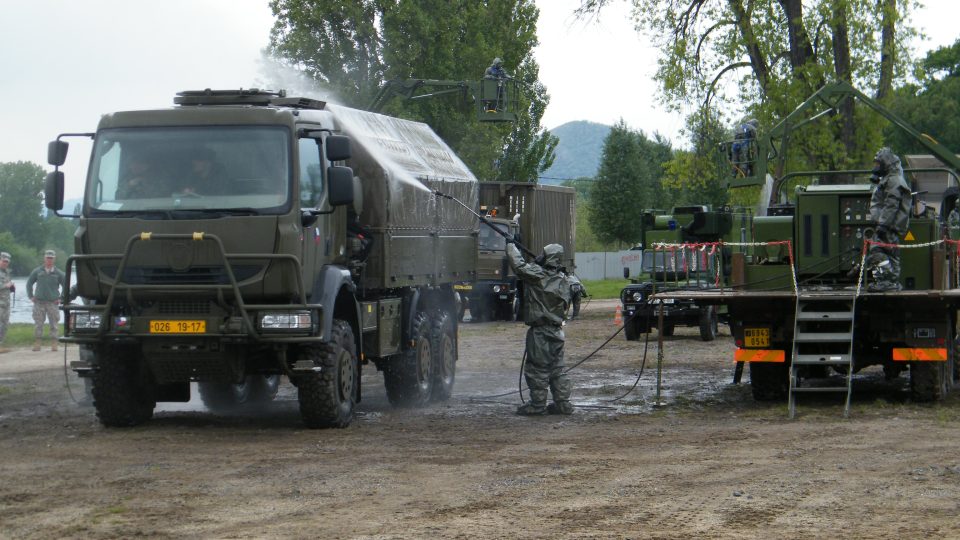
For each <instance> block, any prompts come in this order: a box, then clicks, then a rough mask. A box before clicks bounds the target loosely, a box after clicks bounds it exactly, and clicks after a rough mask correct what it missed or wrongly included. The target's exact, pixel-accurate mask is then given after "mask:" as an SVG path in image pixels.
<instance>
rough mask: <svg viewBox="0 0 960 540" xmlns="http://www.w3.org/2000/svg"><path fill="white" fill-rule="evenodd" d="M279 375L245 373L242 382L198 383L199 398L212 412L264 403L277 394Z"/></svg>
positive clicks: (227, 410)
mask: <svg viewBox="0 0 960 540" xmlns="http://www.w3.org/2000/svg"><path fill="white" fill-rule="evenodd" d="M279 386H280V376H279V375H260V374H254V375H247V376H246V377H245V378H244V380H243V382H242V383H239V384H230V383H200V384H198V385H197V388H198V389H199V390H200V400H201V401H203V404H204V405H205V406H206V407H207V409H210V410H211V411H213V412H229V411H231V410H232V409H235V408H236V407H238V406H241V405H246V404H250V403H266V402H269V401H272V400H273V398H274V397H276V395H277V389H278V388H279Z"/></svg>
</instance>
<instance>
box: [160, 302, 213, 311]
mask: <svg viewBox="0 0 960 540" xmlns="http://www.w3.org/2000/svg"><path fill="white" fill-rule="evenodd" d="M157 312H158V313H160V314H163V315H166V314H170V315H209V314H210V302H196V301H191V300H163V301H160V302H158V303H157Z"/></svg>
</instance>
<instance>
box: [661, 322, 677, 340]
mask: <svg viewBox="0 0 960 540" xmlns="http://www.w3.org/2000/svg"><path fill="white" fill-rule="evenodd" d="M674 330H675V328H674V325H673V324H667V323H664V325H663V336H664V337H670V336H672V335H673V331H674Z"/></svg>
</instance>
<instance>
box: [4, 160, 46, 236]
mask: <svg viewBox="0 0 960 540" xmlns="http://www.w3.org/2000/svg"><path fill="white" fill-rule="evenodd" d="M44 176H45V172H44V170H43V168H42V167H40V166H39V165H37V164H35V163H30V162H28V161H17V162H14V163H0V231H7V232H9V233H10V234H11V235H12V236H13V238H14V239H15V240H16V242H18V243H20V244H24V245H27V246H30V247H32V248H36V249H40V248H41V247H43V243H44V241H45V240H46V234H45V231H44V228H43V221H42V219H41V218H40V212H41V211H42V210H43V197H42V195H41V193H42V192H43V178H44Z"/></svg>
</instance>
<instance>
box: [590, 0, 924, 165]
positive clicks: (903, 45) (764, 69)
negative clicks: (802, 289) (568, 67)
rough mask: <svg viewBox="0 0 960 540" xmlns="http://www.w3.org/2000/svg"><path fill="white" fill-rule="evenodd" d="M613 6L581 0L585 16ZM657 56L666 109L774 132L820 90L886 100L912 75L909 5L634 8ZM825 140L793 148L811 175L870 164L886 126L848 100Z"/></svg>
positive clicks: (859, 0)
mask: <svg viewBox="0 0 960 540" xmlns="http://www.w3.org/2000/svg"><path fill="white" fill-rule="evenodd" d="M611 1H613V0H583V2H582V6H583V7H582V8H581V11H582V12H583V13H589V12H592V11H595V10H598V9H602V7H603V6H604V5H605V4H608V3H610V2H611ZM632 4H633V5H634V17H635V20H636V21H637V24H638V27H639V28H641V29H642V30H643V31H644V32H646V33H647V34H648V35H649V36H650V37H651V39H652V40H653V41H654V42H656V44H657V45H659V49H660V50H661V51H662V52H661V56H660V58H659V62H658V63H659V69H658V71H657V75H656V78H657V80H658V82H659V83H660V93H661V97H662V98H663V100H664V101H665V102H666V103H667V104H668V105H670V106H672V107H681V106H688V105H691V104H695V105H696V106H698V107H701V106H703V107H713V108H719V109H721V110H737V109H742V110H748V111H750V112H751V115H752V116H755V117H756V118H758V119H759V120H760V121H761V124H762V125H765V126H772V125H774V124H775V123H776V122H777V121H779V119H781V118H783V117H784V116H785V115H787V114H788V113H789V112H790V111H792V110H793V109H794V108H795V107H796V106H797V105H798V104H799V103H800V102H801V101H802V100H803V99H805V98H806V97H807V96H809V95H810V94H812V93H813V92H814V91H816V89H818V88H819V87H820V86H822V85H823V84H824V83H825V82H826V81H829V80H832V79H838V80H843V81H847V82H849V83H851V84H853V86H855V87H858V88H860V89H861V90H863V91H865V92H867V93H872V94H873V95H875V96H876V97H877V98H879V99H881V100H884V99H886V97H887V96H889V94H890V93H891V91H892V89H893V87H894V85H895V83H896V82H897V81H900V80H902V79H903V77H904V75H905V74H906V72H907V71H908V68H909V66H910V63H909V51H908V49H907V44H908V43H909V38H910V37H911V36H913V35H914V34H915V31H914V29H913V28H912V27H911V26H910V25H909V24H908V15H909V12H910V8H911V5H912V4H913V2H910V1H900V2H897V1H896V0H808V1H807V2H804V1H803V0H777V1H776V2H754V1H752V0H746V1H744V0H682V1H678V0H632ZM838 109H839V110H838V111H836V113H837V114H835V116H834V117H833V118H831V119H830V122H829V124H828V126H829V127H828V128H827V129H826V130H822V129H821V130H816V129H811V130H806V131H804V132H801V133H797V134H795V135H794V136H793V138H792V139H791V144H792V145H793V147H794V149H795V150H799V151H798V152H797V155H799V156H802V158H803V159H804V160H806V161H813V162H814V163H808V165H812V166H814V167H827V168H834V169H835V168H841V167H845V166H848V165H851V164H858V165H862V164H863V163H864V162H865V161H867V162H868V161H869V157H870V156H871V155H872V152H874V151H875V150H876V147H877V146H879V145H880V144H881V132H880V128H881V126H882V121H881V119H880V118H879V117H877V116H876V115H865V114H863V113H862V112H861V111H858V110H857V109H856V108H855V106H854V103H853V102H852V101H850V100H846V101H844V102H843V103H841V104H840V106H839V107H838Z"/></svg>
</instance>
